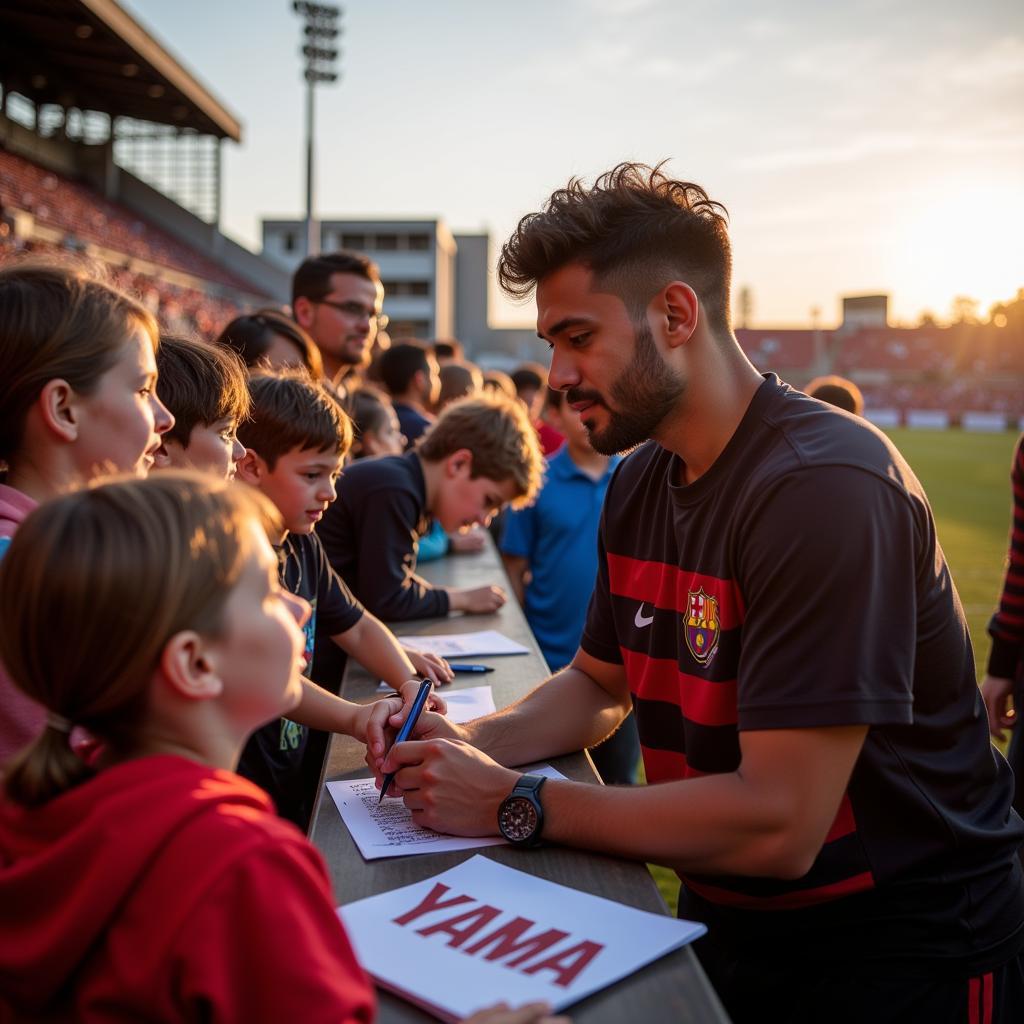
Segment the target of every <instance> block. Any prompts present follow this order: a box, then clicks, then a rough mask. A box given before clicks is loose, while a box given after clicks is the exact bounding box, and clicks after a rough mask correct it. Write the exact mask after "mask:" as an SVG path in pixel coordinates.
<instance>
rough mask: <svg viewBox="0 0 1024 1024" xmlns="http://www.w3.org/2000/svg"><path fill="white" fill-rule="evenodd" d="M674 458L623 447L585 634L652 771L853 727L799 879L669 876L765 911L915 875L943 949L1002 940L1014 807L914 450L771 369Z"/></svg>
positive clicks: (733, 757) (1012, 903)
mask: <svg viewBox="0 0 1024 1024" xmlns="http://www.w3.org/2000/svg"><path fill="white" fill-rule="evenodd" d="M684 479H685V477H684V467H683V465H682V463H681V461H680V459H679V457H678V456H676V455H674V454H672V453H671V452H669V451H667V450H666V449H664V448H662V447H660V446H659V445H657V444H656V443H654V442H649V443H647V444H646V445H644V446H643V447H641V448H640V449H638V450H637V451H636V452H634V453H633V454H632V455H631V456H629V457H628V458H627V459H625V460H624V461H623V463H622V464H621V465H620V467H619V469H618V471H617V473H616V475H615V477H614V478H613V480H612V482H611V485H610V487H609V490H608V495H607V498H606V500H605V506H604V513H603V518H602V524H601V531H600V565H599V571H598V579H597V583H596V586H595V590H594V595H593V598H592V600H591V604H590V608H589V611H588V618H587V625H586V629H585V631H584V635H583V639H582V647H583V649H584V650H585V651H586V652H587V653H588V654H590V655H591V656H593V657H595V658H598V659H600V660H603V661H606V662H614V663H621V664H623V665H624V666H625V670H626V674H627V676H628V679H629V685H630V690H631V692H632V696H633V704H634V710H635V714H636V716H637V724H638V727H639V732H640V740H641V744H642V747H643V756H644V764H645V768H646V773H647V779H648V782H649V783H658V782H663V781H667V780H675V779H687V778H692V777H695V776H700V775H706V774H709V773H715V772H731V771H734V770H736V769H737V767H738V766H739V763H740V744H739V738H740V733H741V732H742V731H746V730H760V729H793V728H816V727H821V726H829V725H852V724H863V725H867V726H868V727H869V729H868V733H867V738H866V740H865V744H864V748H863V751H862V753H861V755H860V757H859V759H858V761H857V763H856V766H855V768H854V771H853V774H852V777H851V778H850V781H849V784H848V787H847V791H846V793H845V795H844V797H843V800H842V803H841V806H840V808H839V813H838V814H837V816H836V819H835V822H834V823H833V825H832V828H831V831H830V832H829V834H828V837H827V839H826V841H825V844H824V846H823V847H822V849H821V852H820V853H819V855H818V857H817V859H816V861H815V863H814V865H813V867H812V868H811V870H810V871H809V872H808V873H807V874H806V875H805V876H804V877H803V878H800V879H797V880H775V879H766V878H748V877H707V876H701V877H690V876H687V877H685V878H683V881H684V883H685V884H686V885H687V886H688V887H689V888H690V889H691V890H692V891H694V892H696V893H698V894H699V895H700V896H702V897H703V898H705V899H707V900H709V901H711V902H713V903H715V904H717V905H720V906H723V907H734V908H738V909H744V910H762V911H763V910H791V909H797V908H807V907H816V906H821V905H824V904H835V903H842V904H844V905H845V906H848V907H851V908H852V907H855V906H858V905H861V906H867V905H868V902H869V901H867V900H860V902H859V903H858V900H859V897H857V895H856V894H867V893H872V892H877V891H879V890H882V889H885V888H886V887H889V888H893V887H899V889H900V892H901V893H903V894H905V893H906V892H908V891H915V892H917V891H918V889H917V888H916V887H918V886H921V887H923V888H922V889H920V892H921V899H920V900H916V899H915V900H912V901H911V903H912V904H913V905H914V906H915V907H921V906H925V905H927V907H928V910H927V915H931V914H934V913H938V914H939V916H940V917H941V918H950V919H951V921H950V926H951V928H953V930H954V931H955V932H956V934H955V935H949V934H945V935H943V941H945V942H946V946H945V948H946V949H947V950H949V949H951V948H953V947H956V946H957V943H958V942H960V943H961V945H962V948H964V949H971V948H973V949H978V948H981V947H980V946H979V945H978V943H981V944H982V946H983V945H984V944H985V943H988V944H989V945H992V944H994V943H997V942H999V941H1001V940H1004V939H1005V938H1006V936H1007V935H1008V934H1010V932H1012V931H1013V930H1014V929H1017V928H1019V927H1021V926H1022V923H1024V908H1022V896H1021V883H1020V873H1019V868H1018V867H1017V862H1016V850H1017V848H1018V847H1019V846H1020V844H1021V840H1022V838H1024V824H1022V822H1021V820H1020V819H1019V818H1018V817H1017V816H1016V814H1015V813H1013V812H1012V811H1011V810H1010V800H1011V791H1012V779H1011V775H1010V771H1009V768H1008V766H1007V765H1006V762H1005V761H1004V760H1003V759H1002V757H1001V756H999V755H998V754H996V753H995V752H994V751H993V749H992V747H991V745H990V742H989V737H988V729H987V726H986V716H985V712H984V708H983V705H982V702H981V699H980V695H979V691H978V688H977V685H976V682H975V673H974V660H973V655H972V651H971V644H970V638H969V635H968V632H967V626H966V622H965V619H964V615H963V610H962V608H961V605H960V601H959V598H958V597H957V594H956V590H955V588H954V586H953V582H952V579H951V577H950V573H949V569H948V567H947V565H946V561H945V558H944V556H943V553H942V549H941V547H940V546H939V542H938V539H937V537H936V533H935V524H934V520H933V518H932V513H931V509H930V507H929V505H928V501H927V498H926V496H925V494H924V491H923V490H922V488H921V485H920V484H919V483H918V481H917V479H916V478H915V477H914V474H913V473H912V471H911V470H910V468H909V466H908V465H907V464H906V462H905V461H904V460H903V458H902V457H901V456H900V454H899V452H898V451H897V450H896V449H895V448H894V446H893V445H892V444H891V442H890V441H889V440H888V439H887V438H886V437H885V436H884V435H883V434H882V433H881V432H879V431H878V430H876V429H875V428H874V427H872V426H871V425H870V424H868V423H866V422H865V421H863V420H861V419H859V418H857V417H854V416H850V415H847V414H845V413H841V412H839V411H837V410H835V409H833V408H832V407H830V406H826V405H824V404H823V403H820V402H817V401H814V400H813V399H810V398H807V397H806V396H805V395H802V394H800V393H799V392H796V391H794V390H792V389H791V388H789V387H788V386H787V385H785V384H783V383H781V382H780V381H779V380H778V378H776V377H774V376H768V377H767V378H766V379H765V382H764V383H763V384H762V386H761V387H760V388H759V389H758V391H757V393H756V394H755V396H754V398H753V400H752V402H751V404H750V406H749V408H748V410H747V412H746V414H745V416H744V418H743V420H742V422H741V423H740V425H739V427H738V429H737V430H736V432H735V434H734V436H733V437H732V439H731V440H730V441H729V444H728V445H727V447H726V448H725V450H724V451H723V452H722V454H721V456H720V457H719V458H718V459H717V460H716V461H715V463H714V464H713V465H712V466H711V468H710V469H709V470H708V471H707V472H706V473H705V474H704V475H703V476H701V477H700V478H699V479H697V480H696V481H695V482H694V483H692V484H689V485H686V484H685V483H684ZM997 891H998V892H1000V893H1001V895H1000V897H999V899H998V901H994V900H993V898H992V894H993V893H994V892H997ZM843 898H848V900H846V899H843ZM901 905H902V904H901ZM965 907H966V908H967V909H964V908H965ZM944 908H947V909H944ZM910 916H911V917H912V916H913V914H911V915H910ZM952 918H956V919H957V920H956V921H955V922H953V921H952ZM910 929H911V931H913V929H914V925H913V923H911V924H910ZM923 938H924V945H925V946H927V944H928V942H930V941H931V939H930V938H928V937H923ZM989 940H991V942H989Z"/></svg>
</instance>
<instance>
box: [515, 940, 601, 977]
mask: <svg viewBox="0 0 1024 1024" xmlns="http://www.w3.org/2000/svg"><path fill="white" fill-rule="evenodd" d="M602 949H604V946H602V945H601V943H600V942H581V943H579V944H578V945H576V946H570V947H569V948H568V949H566V950H563V951H562V952H561V953H559V954H558V955H557V956H549V957H548V958H547V960H541V961H539V962H538V963H535V964H533V965H532V966H531V967H524V968H523V974H536V973H537V972H538V971H554V972H555V979H554V980H555V984H556V985H561V986H562V988H567V987H568V986H569V985H570V984H572V982H574V981H575V980H576V976H577V975H578V974H579V973H580V971H582V970H583V968H584V967H586V966H587V964H589V963H590V961H591V960H593V959H594V957H595V956H597V954H598V953H600V952H601V950H602Z"/></svg>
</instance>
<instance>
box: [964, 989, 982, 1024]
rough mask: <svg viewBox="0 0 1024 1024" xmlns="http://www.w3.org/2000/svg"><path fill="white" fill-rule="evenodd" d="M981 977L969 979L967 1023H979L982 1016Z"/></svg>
mask: <svg viewBox="0 0 1024 1024" xmlns="http://www.w3.org/2000/svg"><path fill="white" fill-rule="evenodd" d="M980 1010H981V979H980V978H968V979H967V1024H978V1018H979V1017H980V1016H981V1013H980Z"/></svg>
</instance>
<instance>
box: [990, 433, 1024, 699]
mask: <svg viewBox="0 0 1024 1024" xmlns="http://www.w3.org/2000/svg"><path fill="white" fill-rule="evenodd" d="M1010 479H1011V482H1012V485H1013V523H1012V525H1011V527H1010V552H1009V556H1008V558H1007V564H1006V577H1005V579H1004V580H1003V592H1002V594H1001V595H1000V598H999V608H998V610H997V611H996V613H995V615H993V616H992V619H991V621H990V622H989V624H988V632H989V636H991V637H992V652H991V653H990V654H989V659H988V674H989V675H990V676H998V677H999V678H1001V679H1013V678H1014V677H1015V676H1017V675H1018V674H1019V673H1020V671H1021V668H1022V661H1024V436H1021V439H1020V440H1019V441H1018V442H1017V450H1016V451H1015V452H1014V453H1013V470H1012V472H1011V474H1010Z"/></svg>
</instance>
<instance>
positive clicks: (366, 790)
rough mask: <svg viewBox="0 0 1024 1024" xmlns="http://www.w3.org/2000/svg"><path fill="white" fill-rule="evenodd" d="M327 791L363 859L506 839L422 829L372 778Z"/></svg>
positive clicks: (545, 769) (540, 770) (539, 770)
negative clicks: (382, 793)
mask: <svg viewBox="0 0 1024 1024" xmlns="http://www.w3.org/2000/svg"><path fill="white" fill-rule="evenodd" d="M522 770H523V771H524V772H527V771H528V772H530V773H531V774H532V775H543V776H544V777H545V778H548V779H564V778H565V776H564V775H563V774H562V773H561V772H560V771H557V770H556V769H554V768H552V767H551V765H549V764H543V765H539V766H537V765H533V766H531V767H529V768H523V769H522ZM327 791H328V792H329V793H330V794H331V799H333V800H334V803H335V806H336V807H337V808H338V813H339V814H340V815H341V820H342V821H343V822H345V827H346V828H347V829H348V831H349V834H350V835H351V836H352V840H353V842H354V843H355V844H356V846H358V847H359V852H360V853H361V854H362V855H363V859H364V860H378V859H379V858H381V857H405V856H407V855H409V854H412V853H448V852H449V851H450V850H476V849H479V848H480V847H481V846H499V845H501V844H503V843H504V842H505V840H504V839H502V838H500V837H499V836H486V837H481V836H447V835H444V834H442V833H440V832H434V831H432V830H431V829H429V828H422V827H420V826H419V825H417V824H416V823H415V822H414V821H413V820H412V811H410V810H409V809H408V808H407V807H406V806H405V804H404V803H402V800H401V798H400V797H394V796H387V797H385V798H384V799H383V800H381V799H380V790H379V789H377V787H376V786H375V785H374V782H373V779H354V780H351V781H348V782H328V783H327Z"/></svg>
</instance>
